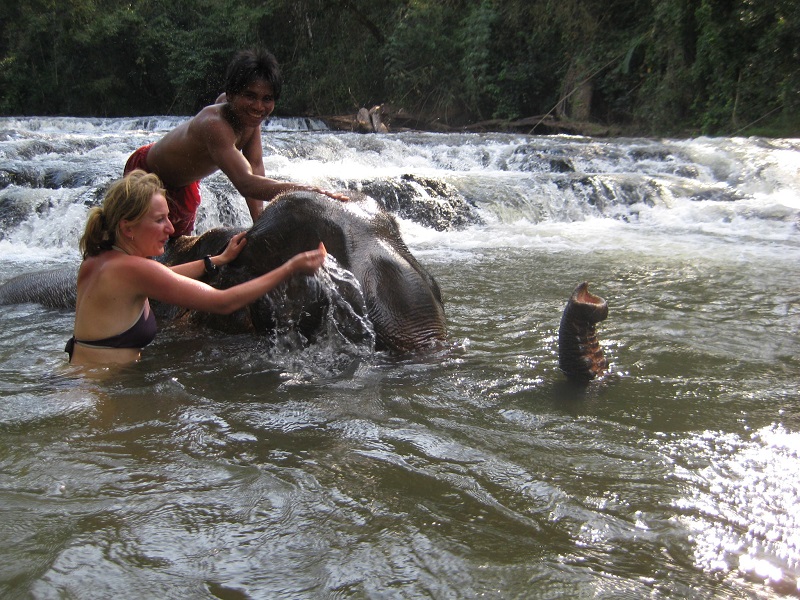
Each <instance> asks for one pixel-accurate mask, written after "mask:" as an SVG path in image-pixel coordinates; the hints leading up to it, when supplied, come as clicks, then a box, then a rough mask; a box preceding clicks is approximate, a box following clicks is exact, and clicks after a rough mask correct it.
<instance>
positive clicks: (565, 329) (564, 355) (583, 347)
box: [558, 282, 608, 383]
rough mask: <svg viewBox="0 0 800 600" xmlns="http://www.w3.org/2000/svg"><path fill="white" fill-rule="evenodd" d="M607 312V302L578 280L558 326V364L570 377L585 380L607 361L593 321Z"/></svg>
mask: <svg viewBox="0 0 800 600" xmlns="http://www.w3.org/2000/svg"><path fill="white" fill-rule="evenodd" d="M607 316H608V303H607V302H606V301H605V300H603V299H602V298H600V297H599V296H595V295H594V294H592V293H591V292H589V285H588V283H586V282H583V283H581V284H580V285H579V286H578V287H576V288H575V291H573V292H572V296H570V298H569V301H568V302H567V306H566V308H565V309H564V314H563V315H562V317H561V326H560V327H559V330H558V366H559V368H560V369H561V371H562V372H563V373H564V374H565V375H566V376H567V378H568V379H570V380H571V381H575V382H578V383H588V382H590V381H591V380H593V379H594V378H595V377H598V376H599V375H602V374H603V373H604V372H605V371H606V368H607V367H608V363H607V361H606V359H605V356H604V355H603V349H602V348H601V347H600V344H599V343H598V341H597V330H596V327H595V326H596V324H597V323H599V322H600V321H603V320H605V318H606V317H607Z"/></svg>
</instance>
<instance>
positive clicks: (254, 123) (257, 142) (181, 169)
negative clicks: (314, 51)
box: [124, 49, 347, 237]
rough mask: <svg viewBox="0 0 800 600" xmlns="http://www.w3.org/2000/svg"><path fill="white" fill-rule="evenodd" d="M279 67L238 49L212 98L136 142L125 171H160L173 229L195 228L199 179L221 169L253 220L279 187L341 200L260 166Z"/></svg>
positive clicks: (260, 53)
mask: <svg viewBox="0 0 800 600" xmlns="http://www.w3.org/2000/svg"><path fill="white" fill-rule="evenodd" d="M281 83H282V79H281V73H280V67H279V66H278V62H277V61H276V60H275V57H274V56H273V55H272V54H270V53H269V52H267V51H266V50H260V49H259V50H245V51H242V52H239V53H238V54H237V55H236V56H235V57H234V59H233V61H231V63H230V65H229V66H228V71H227V73H226V75H225V93H224V94H222V95H221V96H220V97H219V98H218V99H217V102H216V103H215V104H213V105H211V106H206V107H205V108H204V109H202V110H201V111H200V112H199V113H197V115H195V116H194V117H192V118H191V119H189V120H188V121H186V122H185V123H182V124H181V125H179V126H178V127H176V128H175V129H173V130H172V131H170V132H169V133H167V134H166V135H165V136H164V137H163V138H161V139H160V140H158V141H157V142H155V143H154V144H150V145H148V146H144V147H142V148H139V149H138V150H137V151H136V152H134V153H133V154H132V155H131V157H130V158H129V159H128V162H127V163H126V165H125V170H124V173H125V174H128V173H130V172H131V171H133V170H134V169H142V170H144V171H147V172H149V173H155V174H156V175H158V176H159V178H160V179H161V181H162V182H163V184H164V187H165V188H166V190H167V203H168V205H169V219H170V221H171V222H172V225H173V227H174V228H175V232H174V233H173V234H172V236H171V237H178V236H181V235H188V234H190V233H191V232H192V230H193V229H194V220H195V216H196V213H197V207H198V206H199V205H200V180H201V179H202V178H204V177H208V176H209V175H211V174H212V173H214V172H216V171H218V170H222V172H223V173H225V175H227V176H228V178H229V179H230V180H231V183H233V185H234V187H235V188H236V189H237V190H238V191H239V193H240V194H241V195H242V196H244V198H245V202H247V208H248V209H249V211H250V216H251V217H252V219H253V221H255V220H256V219H257V218H258V216H259V215H260V214H261V211H262V210H263V207H264V201H265V200H266V201H269V200H272V199H273V198H274V197H275V196H277V195H278V194H280V193H282V192H286V191H290V190H308V191H315V192H320V193H322V194H326V195H328V196H330V197H331V198H335V199H337V200H342V201H346V200H347V197H346V196H344V195H342V194H336V193H333V192H327V191H324V190H321V189H319V188H316V187H312V186H308V185H302V184H297V183H287V182H281V181H277V180H275V179H270V178H268V177H267V176H266V173H265V171H264V160H263V149H262V146H261V124H262V123H263V122H264V120H265V119H266V118H267V117H269V115H270V114H271V113H272V111H273V110H274V108H275V102H276V101H277V100H278V97H279V96H280V92H281Z"/></svg>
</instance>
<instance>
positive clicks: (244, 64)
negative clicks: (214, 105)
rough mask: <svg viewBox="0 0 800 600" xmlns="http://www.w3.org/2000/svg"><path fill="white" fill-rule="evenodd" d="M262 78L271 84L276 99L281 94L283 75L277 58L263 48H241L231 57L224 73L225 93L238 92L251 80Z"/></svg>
mask: <svg viewBox="0 0 800 600" xmlns="http://www.w3.org/2000/svg"><path fill="white" fill-rule="evenodd" d="M257 79H263V80H264V81H266V82H267V83H269V84H270V85H271V86H272V95H273V96H274V97H275V100H276V101H277V100H278V98H280V96H281V85H282V83H283V77H282V76H281V68H280V66H279V65H278V61H277V59H276V58H275V57H274V56H273V55H272V53H271V52H268V51H267V50H265V49H263V48H254V49H250V50H242V51H240V52H238V53H237V54H236V56H234V57H233V60H232V61H231V63H230V64H229V65H228V71H227V72H226V73H225V94H226V95H227V96H229V97H230V96H231V95H233V94H238V93H240V92H241V91H242V90H244V88H246V87H247V86H248V85H250V84H251V83H252V82H253V81H255V80H257Z"/></svg>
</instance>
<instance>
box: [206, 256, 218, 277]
mask: <svg viewBox="0 0 800 600" xmlns="http://www.w3.org/2000/svg"><path fill="white" fill-rule="evenodd" d="M203 264H204V265H205V267H206V273H207V274H208V275H214V274H216V272H217V271H219V267H218V266H217V265H215V264H214V263H213V262H211V256H209V255H206V256H204V257H203Z"/></svg>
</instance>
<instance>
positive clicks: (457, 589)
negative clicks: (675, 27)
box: [0, 117, 800, 599]
mask: <svg viewBox="0 0 800 600" xmlns="http://www.w3.org/2000/svg"><path fill="white" fill-rule="evenodd" d="M178 120H179V119H175V118H167V117H165V118H142V119H70V118H47V119H44V118H42V119H39V118H30V119H27V118H26V119H23V118H3V119H0V185H1V186H2V189H0V281H4V280H6V279H8V278H10V277H12V276H14V275H17V274H20V273H24V272H27V271H32V270H40V269H44V268H49V267H53V266H61V265H67V264H74V263H75V262H77V261H78V259H79V256H78V251H77V247H76V245H77V239H78V237H79V235H80V233H81V231H82V229H83V224H84V220H85V217H86V213H87V210H88V208H89V206H91V205H92V204H93V203H95V202H97V201H98V199H99V198H100V197H101V195H102V189H103V188H104V186H105V185H106V184H107V183H108V182H110V181H111V180H113V179H114V178H116V177H117V176H118V175H119V174H120V172H121V169H122V165H123V164H124V161H125V159H126V158H127V156H128V155H129V154H130V152H131V151H132V150H134V149H135V148H136V147H138V146H139V145H141V144H144V143H147V142H150V141H154V140H156V139H158V138H159V137H160V136H161V135H163V133H164V132H165V131H167V130H168V129H169V128H171V127H173V126H174V125H175V124H176V122H177V121H178ZM263 137H264V147H265V161H264V162H265V166H266V169H267V172H268V173H269V174H270V175H271V176H274V177H278V178H283V179H288V180H294V181H303V182H307V183H312V184H316V185H320V186H323V187H329V188H343V187H351V188H353V187H362V188H363V187H369V186H370V185H374V184H375V182H378V183H380V182H397V181H400V180H402V179H403V177H404V176H408V175H412V176H414V177H416V178H426V180H428V181H430V180H433V181H437V182H441V183H442V184H446V185H447V186H450V187H449V188H448V189H451V190H455V191H456V192H457V194H458V195H460V197H462V198H463V199H464V200H465V201H466V202H467V203H468V204H469V206H471V208H472V211H473V213H474V216H476V217H477V220H476V222H475V223H472V224H467V225H464V226H461V227H455V228H449V229H447V228H442V227H438V228H437V227H435V226H433V224H432V223H426V222H424V219H423V220H419V219H417V220H415V219H413V218H409V217H407V216H402V217H401V218H400V223H401V229H402V232H403V235H404V238H405V241H406V242H407V244H408V245H409V247H410V248H411V250H412V252H413V253H414V254H415V255H416V257H417V258H418V259H419V260H420V261H421V262H422V263H423V264H424V265H425V266H426V267H427V268H428V269H429V270H430V271H431V272H432V273H433V274H434V276H435V277H436V278H437V279H438V281H439V283H440V285H441V287H442V290H443V294H444V297H445V306H446V313H447V319H448V327H449V336H450V342H449V346H448V348H447V349H446V350H445V351H442V352H440V353H437V354H435V355H433V356H420V357H403V358H395V357H389V356H384V355H382V354H380V353H375V352H374V351H372V349H371V348H360V349H358V351H356V352H353V351H352V349H348V348H345V347H344V345H343V344H342V342H341V341H340V340H337V339H336V337H335V335H333V334H332V335H331V336H330V339H329V340H323V341H321V342H319V343H317V344H316V345H312V346H310V347H306V348H296V347H295V348H293V347H292V346H291V345H290V344H278V345H277V346H274V345H271V344H269V343H267V341H266V340H265V339H263V338H259V337H256V336H246V335H237V336H230V335H227V336H226V335H223V334H221V333H219V332H214V331H200V330H193V329H190V328H187V327H179V326H177V325H170V324H168V323H165V324H162V325H161V331H160V333H159V336H158V338H157V339H156V341H155V342H154V343H153V344H152V345H150V346H148V348H147V349H146V351H145V353H144V356H143V360H142V361H141V362H140V363H139V364H137V365H135V366H132V367H130V368H128V369H126V370H124V371H122V372H119V373H116V374H115V375H114V376H113V377H110V378H106V379H96V378H90V377H86V376H85V375H83V374H81V373H78V372H76V371H74V370H73V369H71V368H70V367H69V366H68V365H67V363H66V354H64V352H63V351H62V349H63V346H64V342H65V341H66V339H67V338H68V337H69V335H70V334H71V326H72V316H71V315H70V314H69V313H67V312H64V311H58V310H51V309H45V308H42V307H40V306H38V305H31V304H25V305H17V306H8V307H3V308H2V311H1V312H0V374H1V377H0V596H2V597H4V598H109V597H123V598H126V597H127V598H130V597H138V598H181V599H184V598H230V599H240V598H270V599H273V598H286V599H289V598H292V599H293V598H435V599H439V598H448V599H450V598H476V597H484V598H566V597H569V598H642V597H651V598H677V597H681V598H690V597H691V598H771V597H781V596H783V595H786V594H788V595H800V588H798V586H799V585H800V584H799V583H798V581H799V580H800V393H798V380H800V377H799V376H800V359H799V358H798V350H799V349H800V271H799V270H798V265H800V235H799V232H798V227H800V141H798V140H766V139H755V138H750V139H744V138H715V139H710V138H699V139H690V140H653V139H589V138H580V137H539V136H524V135H505V134H429V133H395V134H388V135H357V134H349V133H340V132H330V131H326V130H324V127H322V126H321V125H320V124H319V123H315V122H311V121H307V120H289V119H287V120H277V121H275V122H272V123H270V124H269V125H268V126H267V127H266V128H265V130H264V134H263ZM406 180H408V178H406ZM429 192H430V190H426V188H424V186H420V188H419V196H420V199H422V200H426V201H429V202H431V203H436V202H438V201H439V200H440V199H437V198H436V197H426V194H428V196H430V193H429ZM203 194H204V201H203V205H202V208H201V213H200V215H199V220H198V231H200V232H202V231H203V230H206V229H208V228H210V227H213V226H216V225H220V224H222V225H247V224H248V219H249V217H248V216H247V214H246V211H245V207H244V202H243V201H242V200H241V198H240V197H238V196H237V195H236V193H235V192H234V190H233V189H232V187H231V186H230V184H229V183H228V182H227V180H226V179H225V178H224V177H221V176H213V177H211V178H209V179H208V180H206V181H205V182H204V184H203ZM584 280H586V281H589V283H590V289H591V290H592V291H593V292H595V293H597V294H599V295H601V296H603V297H604V298H606V299H607V300H608V303H609V307H610V308H609V318H608V320H607V321H606V322H604V323H603V324H601V325H600V327H599V337H600V340H601V343H602V345H603V348H604V350H605V352H606V356H607V357H608V359H609V362H610V364H611V372H610V373H609V374H608V375H607V376H606V377H605V378H604V379H603V380H602V381H599V382H595V383H593V384H592V385H591V386H590V387H589V388H588V389H586V390H585V391H577V390H574V389H572V388H570V387H568V386H566V385H565V381H564V378H563V376H562V375H561V373H560V372H559V371H558V368H557V364H556V353H557V347H556V338H557V329H558V323H559V319H560V315H561V311H562V310H563V307H564V305H565V303H566V300H567V298H568V296H569V294H570V293H571V291H572V289H573V288H574V287H575V286H576V285H577V284H578V283H580V282H581V281H584Z"/></svg>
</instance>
